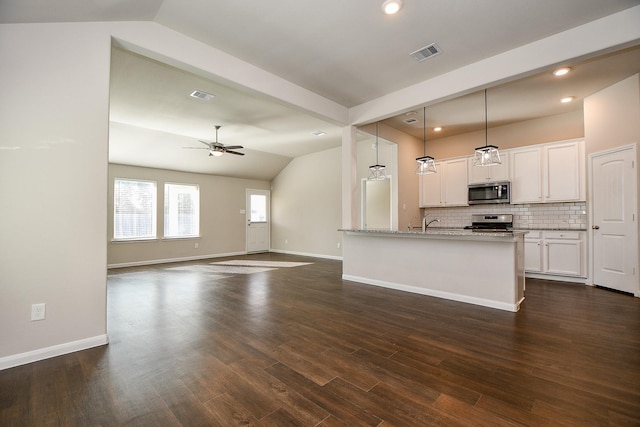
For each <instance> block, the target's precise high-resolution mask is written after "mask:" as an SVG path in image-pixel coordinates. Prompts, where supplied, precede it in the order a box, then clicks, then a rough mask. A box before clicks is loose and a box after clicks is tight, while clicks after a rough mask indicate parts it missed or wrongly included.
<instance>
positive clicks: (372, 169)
mask: <svg viewBox="0 0 640 427" xmlns="http://www.w3.org/2000/svg"><path fill="white" fill-rule="evenodd" d="M378 147H379V144H378V123H376V164H375V165H373V166H369V177H368V178H367V179H368V180H369V181H374V180H380V179H385V178H386V177H387V176H386V175H385V172H384V165H381V164H380V161H379V160H378Z"/></svg>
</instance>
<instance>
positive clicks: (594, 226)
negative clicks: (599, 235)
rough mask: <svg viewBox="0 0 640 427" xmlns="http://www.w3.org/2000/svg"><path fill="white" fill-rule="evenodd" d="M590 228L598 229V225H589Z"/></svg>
mask: <svg viewBox="0 0 640 427" xmlns="http://www.w3.org/2000/svg"><path fill="white" fill-rule="evenodd" d="M591 228H593V229H594V230H599V229H600V226H599V225H593V226H591Z"/></svg>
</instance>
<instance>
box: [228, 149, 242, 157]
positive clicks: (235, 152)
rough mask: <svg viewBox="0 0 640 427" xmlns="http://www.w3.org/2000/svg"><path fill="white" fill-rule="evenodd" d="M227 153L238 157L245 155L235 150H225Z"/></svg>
mask: <svg viewBox="0 0 640 427" xmlns="http://www.w3.org/2000/svg"><path fill="white" fill-rule="evenodd" d="M224 152H225V153H229V154H235V155H237V156H244V153H241V152H239V151H233V150H224Z"/></svg>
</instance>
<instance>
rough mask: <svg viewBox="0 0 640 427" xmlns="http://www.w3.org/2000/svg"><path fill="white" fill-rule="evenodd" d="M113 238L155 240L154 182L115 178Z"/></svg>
mask: <svg viewBox="0 0 640 427" xmlns="http://www.w3.org/2000/svg"><path fill="white" fill-rule="evenodd" d="M113 193H114V203H113V204H114V215H113V223H114V224H113V238H114V239H115V240H131V239H155V238H156V183H155V182H153V181H135V180H130V179H117V178H116V179H115V181H114V191H113Z"/></svg>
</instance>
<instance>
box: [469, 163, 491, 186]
mask: <svg viewBox="0 0 640 427" xmlns="http://www.w3.org/2000/svg"><path fill="white" fill-rule="evenodd" d="M467 162H468V168H467V169H468V172H467V174H468V176H469V184H484V183H485V182H489V181H490V180H491V173H490V172H489V168H492V167H493V166H473V157H471V158H469V160H468V161H467Z"/></svg>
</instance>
